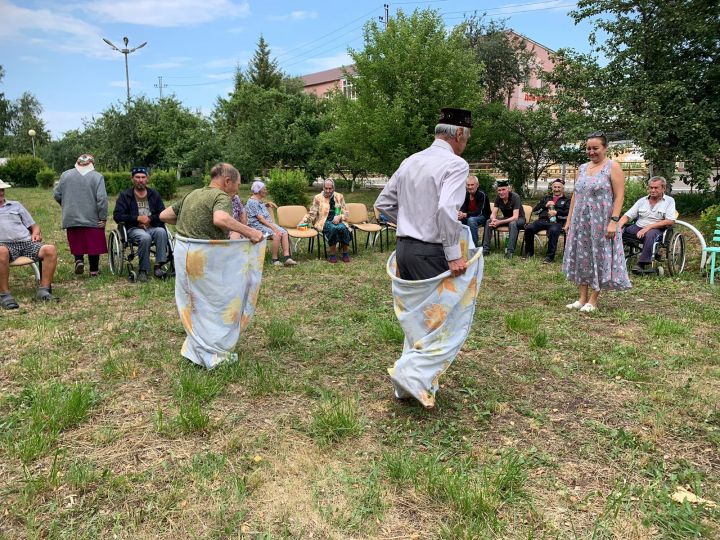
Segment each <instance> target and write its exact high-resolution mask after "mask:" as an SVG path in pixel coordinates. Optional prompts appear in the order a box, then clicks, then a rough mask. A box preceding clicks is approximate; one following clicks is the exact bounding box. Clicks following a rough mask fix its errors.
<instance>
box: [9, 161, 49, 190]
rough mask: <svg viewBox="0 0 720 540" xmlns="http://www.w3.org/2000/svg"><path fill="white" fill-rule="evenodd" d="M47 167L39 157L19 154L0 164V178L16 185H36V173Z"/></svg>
mask: <svg viewBox="0 0 720 540" xmlns="http://www.w3.org/2000/svg"><path fill="white" fill-rule="evenodd" d="M44 168H47V164H46V163H45V162H44V161H43V160H42V159H40V158H37V157H33V156H32V155H29V154H20V155H17V156H13V157H11V158H9V159H8V160H7V163H6V164H5V165H0V178H2V179H3V180H4V181H5V182H9V183H11V184H12V185H14V186H17V187H35V186H37V179H36V177H37V173H39V172H40V170H41V169H44Z"/></svg>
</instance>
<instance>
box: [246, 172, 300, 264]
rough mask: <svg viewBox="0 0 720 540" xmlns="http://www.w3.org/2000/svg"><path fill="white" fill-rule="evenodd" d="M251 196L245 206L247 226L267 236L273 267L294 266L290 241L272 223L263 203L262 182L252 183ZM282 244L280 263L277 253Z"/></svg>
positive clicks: (264, 189)
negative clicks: (270, 245) (281, 259)
mask: <svg viewBox="0 0 720 540" xmlns="http://www.w3.org/2000/svg"><path fill="white" fill-rule="evenodd" d="M250 191H252V195H251V196H250V198H249V199H248V201H247V204H246V205H245V214H246V215H247V224H248V225H249V226H250V227H252V228H253V229H257V230H258V231H260V232H262V233H263V234H265V235H267V237H268V238H270V239H271V240H272V263H273V266H294V265H296V264H297V263H296V262H295V261H294V260H293V259H292V257H291V256H290V239H289V238H288V233H287V231H286V230H285V229H283V228H282V227H280V226H278V225H276V224H275V223H274V222H273V219H272V216H271V215H270V212H269V211H268V209H267V205H266V204H265V202H264V201H263V200H264V199H265V197H267V193H268V190H267V188H266V187H265V184H264V183H263V182H259V181H256V182H253V184H252V186H251V187H250ZM281 244H282V249H283V257H284V261H283V262H281V261H280V259H279V257H278V253H279V251H280V245H281Z"/></svg>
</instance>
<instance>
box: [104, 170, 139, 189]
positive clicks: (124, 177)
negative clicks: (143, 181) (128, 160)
mask: <svg viewBox="0 0 720 540" xmlns="http://www.w3.org/2000/svg"><path fill="white" fill-rule="evenodd" d="M100 174H102V175H103V176H104V177H105V190H106V191H107V193H108V195H117V194H118V193H120V192H121V191H123V190H124V189H127V188H129V187H132V181H131V180H130V171H127V172H104V173H100Z"/></svg>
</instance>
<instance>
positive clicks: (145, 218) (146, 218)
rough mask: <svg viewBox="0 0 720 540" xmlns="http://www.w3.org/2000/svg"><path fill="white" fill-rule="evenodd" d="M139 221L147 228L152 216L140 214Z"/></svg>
mask: <svg viewBox="0 0 720 540" xmlns="http://www.w3.org/2000/svg"><path fill="white" fill-rule="evenodd" d="M137 222H138V224H139V225H140V226H141V227H142V228H143V229H147V228H148V226H149V225H150V217H149V216H138V218H137Z"/></svg>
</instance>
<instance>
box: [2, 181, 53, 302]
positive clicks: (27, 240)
mask: <svg viewBox="0 0 720 540" xmlns="http://www.w3.org/2000/svg"><path fill="white" fill-rule="evenodd" d="M9 187H11V185H10V184H8V183H6V182H3V181H2V180H0V306H2V307H3V308H4V309H17V308H18V307H20V306H19V305H18V303H17V302H16V301H15V298H13V296H12V294H10V283H9V278H10V263H11V262H13V261H14V260H15V259H17V258H18V257H28V258H30V259H32V260H33V261H35V262H37V261H42V262H43V265H42V276H41V277H40V285H39V286H38V289H37V293H36V295H35V298H36V299H37V300H43V301H50V300H53V295H52V294H51V293H50V287H51V284H52V279H53V276H54V275H55V268H56V267H57V249H56V248H55V246H52V245H49V244H43V242H42V231H41V230H40V226H39V225H38V224H37V223H35V220H34V219H33V218H32V216H31V215H30V212H28V211H27V210H26V209H25V207H24V206H23V205H22V204H20V203H19V202H17V201H9V200H6V199H5V190H6V189H7V188H9Z"/></svg>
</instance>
